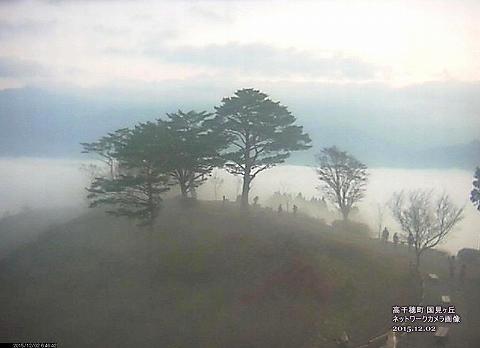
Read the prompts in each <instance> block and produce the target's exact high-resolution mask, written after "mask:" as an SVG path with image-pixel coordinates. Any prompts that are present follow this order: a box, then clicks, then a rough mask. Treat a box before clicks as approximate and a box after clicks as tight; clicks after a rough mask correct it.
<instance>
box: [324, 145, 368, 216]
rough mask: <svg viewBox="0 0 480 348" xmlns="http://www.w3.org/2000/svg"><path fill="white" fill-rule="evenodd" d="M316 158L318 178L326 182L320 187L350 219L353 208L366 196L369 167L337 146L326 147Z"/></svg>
mask: <svg viewBox="0 0 480 348" xmlns="http://www.w3.org/2000/svg"><path fill="white" fill-rule="evenodd" d="M316 158H317V162H318V167H317V174H318V179H319V180H320V181H322V182H323V183H324V185H323V186H320V187H319V189H322V190H323V191H324V192H325V194H326V197H327V199H328V200H329V201H330V202H332V203H333V204H334V205H335V206H336V207H337V208H338V209H339V210H340V212H341V213H342V216H343V219H344V220H348V215H349V214H350V212H351V210H352V208H353V207H354V206H355V204H356V203H358V202H359V201H360V200H362V199H363V197H364V196H365V186H366V184H367V179H368V173H367V167H366V166H365V165H364V164H363V163H361V162H360V161H358V160H357V159H356V158H355V157H353V156H351V155H349V154H348V153H347V152H345V151H341V150H339V149H338V148H337V147H336V146H333V147H327V148H324V149H323V150H322V151H321V153H320V154H318V155H317V156H316Z"/></svg>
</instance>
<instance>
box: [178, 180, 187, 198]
mask: <svg viewBox="0 0 480 348" xmlns="http://www.w3.org/2000/svg"><path fill="white" fill-rule="evenodd" d="M179 184H180V191H181V192H182V200H184V201H185V200H187V198H188V189H187V183H186V182H184V181H183V180H182V181H180V182H179Z"/></svg>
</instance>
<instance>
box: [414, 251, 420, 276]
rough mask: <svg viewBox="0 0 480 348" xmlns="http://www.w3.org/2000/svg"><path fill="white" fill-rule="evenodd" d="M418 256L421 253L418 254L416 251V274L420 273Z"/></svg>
mask: <svg viewBox="0 0 480 348" xmlns="http://www.w3.org/2000/svg"><path fill="white" fill-rule="evenodd" d="M420 255H421V252H419V251H418V250H417V251H416V255H415V256H416V260H415V271H416V272H417V273H419V272H420Z"/></svg>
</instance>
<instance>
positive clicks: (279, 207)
mask: <svg viewBox="0 0 480 348" xmlns="http://www.w3.org/2000/svg"><path fill="white" fill-rule="evenodd" d="M277 212H278V215H280V214H282V213H283V208H282V205H281V204H279V205H278V210H277Z"/></svg>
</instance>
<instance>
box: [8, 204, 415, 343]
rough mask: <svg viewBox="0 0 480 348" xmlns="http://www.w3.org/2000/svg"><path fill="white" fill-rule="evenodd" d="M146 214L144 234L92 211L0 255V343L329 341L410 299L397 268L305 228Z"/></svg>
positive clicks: (350, 239)
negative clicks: (151, 220) (148, 226)
mask: <svg viewBox="0 0 480 348" xmlns="http://www.w3.org/2000/svg"><path fill="white" fill-rule="evenodd" d="M159 220H160V221H159V222H158V224H157V226H155V232H154V234H153V235H152V236H149V233H148V230H142V229H139V228H137V227H135V225H133V224H132V223H129V222H128V221H126V220H122V219H115V218H112V217H108V216H105V215H104V214H103V213H101V212H99V211H92V212H91V213H89V214H87V215H84V216H82V217H80V218H77V219H75V220H72V221H70V222H69V223H67V224H64V225H62V226H60V227H57V228H55V229H54V230H51V231H50V232H48V233H45V234H43V235H42V237H41V238H40V239H39V240H38V241H36V242H35V243H33V244H30V245H28V246H26V247H23V248H21V249H19V250H18V251H17V252H16V253H14V254H13V255H11V256H10V257H9V258H7V259H5V260H3V261H0V282H1V283H0V284H1V289H0V308H1V311H0V341H55V342H59V343H60V344H62V345H61V346H63V347H87V346H88V347H134V346H143V345H148V346H150V347H330V346H331V345H332V339H333V338H334V337H338V335H339V334H340V333H341V331H343V330H347V331H348V332H349V333H350V334H351V336H352V337H353V339H354V340H355V341H358V342H361V341H363V340H365V338H367V337H371V336H372V335H375V334H377V333H380V331H382V330H383V329H385V328H386V327H388V325H389V320H390V313H391V306H392V305H394V304H398V303H409V302H412V297H413V294H412V291H411V290H410V289H409V287H408V285H407V284H408V275H407V273H406V268H405V263H403V262H398V260H395V259H394V258H393V257H392V258H389V257H386V256H385V255H383V254H381V251H379V250H378V248H377V247H375V243H373V242H370V241H369V240H368V239H367V238H366V237H365V236H361V235H359V234H358V233H355V232H353V233H352V232H344V231H341V230H340V229H337V230H334V229H333V228H331V227H329V226H327V225H324V224H322V223H321V222H319V221H318V220H314V219H308V218H303V217H293V216H286V215H284V216H277V215H276V214H272V213H271V212H268V211H262V210H256V211H253V212H252V213H251V214H250V216H245V215H242V214H241V213H240V212H238V211H237V210H236V208H235V207H233V206H232V207H230V206H227V207H222V206H221V204H216V203H201V204H200V205H199V206H196V207H190V208H188V209H186V210H181V209H179V208H178V207H176V206H175V204H174V203H170V204H169V205H168V206H167V207H166V208H165V209H164V211H163V212H162V215H161V217H160V219H159ZM350 229H352V228H350ZM353 230H355V228H353ZM367 319H368V320H367Z"/></svg>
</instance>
